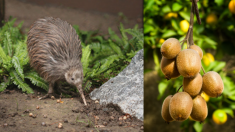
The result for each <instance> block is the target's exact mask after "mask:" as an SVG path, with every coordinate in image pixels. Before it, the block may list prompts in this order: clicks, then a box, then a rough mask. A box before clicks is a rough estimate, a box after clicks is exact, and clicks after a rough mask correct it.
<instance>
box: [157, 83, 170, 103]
mask: <svg viewBox="0 0 235 132" xmlns="http://www.w3.org/2000/svg"><path fill="white" fill-rule="evenodd" d="M167 85H168V82H166V81H163V82H160V83H159V84H158V91H159V95H158V97H157V99H158V100H159V99H161V97H162V96H163V94H164V92H165V91H166V89H167Z"/></svg>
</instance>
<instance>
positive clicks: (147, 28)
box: [144, 24, 154, 34]
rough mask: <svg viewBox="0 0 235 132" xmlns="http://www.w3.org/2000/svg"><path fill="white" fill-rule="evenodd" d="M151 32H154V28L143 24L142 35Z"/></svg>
mask: <svg viewBox="0 0 235 132" xmlns="http://www.w3.org/2000/svg"><path fill="white" fill-rule="evenodd" d="M151 31H154V27H153V26H152V25H149V24H144V33H145V34H146V33H149V32H151Z"/></svg>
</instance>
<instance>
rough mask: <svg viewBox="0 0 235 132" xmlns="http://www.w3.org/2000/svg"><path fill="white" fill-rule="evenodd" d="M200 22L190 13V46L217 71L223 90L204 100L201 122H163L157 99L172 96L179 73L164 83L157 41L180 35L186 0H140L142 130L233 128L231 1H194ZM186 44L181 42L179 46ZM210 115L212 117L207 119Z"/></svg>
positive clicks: (234, 3) (234, 4) (234, 0)
mask: <svg viewBox="0 0 235 132" xmlns="http://www.w3.org/2000/svg"><path fill="white" fill-rule="evenodd" d="M197 5H198V8H199V13H200V17H201V20H202V24H201V25H199V24H198V23H197V21H196V16H195V17H194V27H193V39H194V44H196V45H198V46H199V47H201V48H202V50H203V54H204V56H203V59H202V65H203V67H204V69H205V70H206V72H207V71H211V70H213V71H216V72H218V73H219V74H220V76H221V78H222V80H223V83H224V91H223V94H222V96H220V97H218V98H210V97H209V96H207V95H206V94H203V95H202V96H203V97H204V99H205V100H206V101H207V106H208V117H207V119H206V120H205V121H204V122H203V123H201V124H200V123H199V122H195V121H192V120H190V119H188V120H186V121H183V122H171V123H170V124H167V123H165V122H164V120H163V118H162V116H161V107H162V103H163V100H164V99H165V98H166V96H168V95H173V94H175V93H176V90H177V89H178V87H179V86H180V85H182V79H183V77H179V78H177V79H174V80H169V81H167V80H166V79H165V78H164V75H163V73H162V72H161V69H160V62H161V54H160V47H161V44H162V43H163V42H164V41H165V40H166V39H168V38H170V37H173V38H177V39H179V41H181V40H183V39H184V38H185V35H186V33H187V31H188V27H189V19H190V10H191V2H190V0H174V1H168V0H161V1H158V0H144V11H143V12H144V18H143V20H144V51H145V58H144V59H145V62H144V63H145V64H144V66H145V67H144V69H145V71H144V81H145V82H144V88H145V91H144V96H145V100H144V117H145V120H144V126H145V131H146V132H155V131H161V132H168V131H174V132H180V131H191V132H195V131H196V132H201V131H206V132H212V131H220V132H232V131H234V129H235V123H234V122H235V119H234V110H235V82H234V81H235V76H234V75H235V52H234V51H235V39H234V36H235V28H234V27H235V0H210V1H209V0H199V2H198V3H197ZM185 46H186V45H185ZM212 117H214V118H212Z"/></svg>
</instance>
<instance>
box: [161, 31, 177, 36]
mask: <svg viewBox="0 0 235 132" xmlns="http://www.w3.org/2000/svg"><path fill="white" fill-rule="evenodd" d="M174 35H176V32H175V31H173V30H167V31H166V32H164V34H163V35H162V38H169V37H171V36H174Z"/></svg>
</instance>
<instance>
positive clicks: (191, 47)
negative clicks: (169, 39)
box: [189, 45, 203, 59]
mask: <svg viewBox="0 0 235 132" xmlns="http://www.w3.org/2000/svg"><path fill="white" fill-rule="evenodd" d="M189 49H193V50H195V51H197V53H198V54H199V56H200V58H201V59H202V57H203V52H202V49H201V48H200V47H199V46H197V45H191V46H190V47H189Z"/></svg>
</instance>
